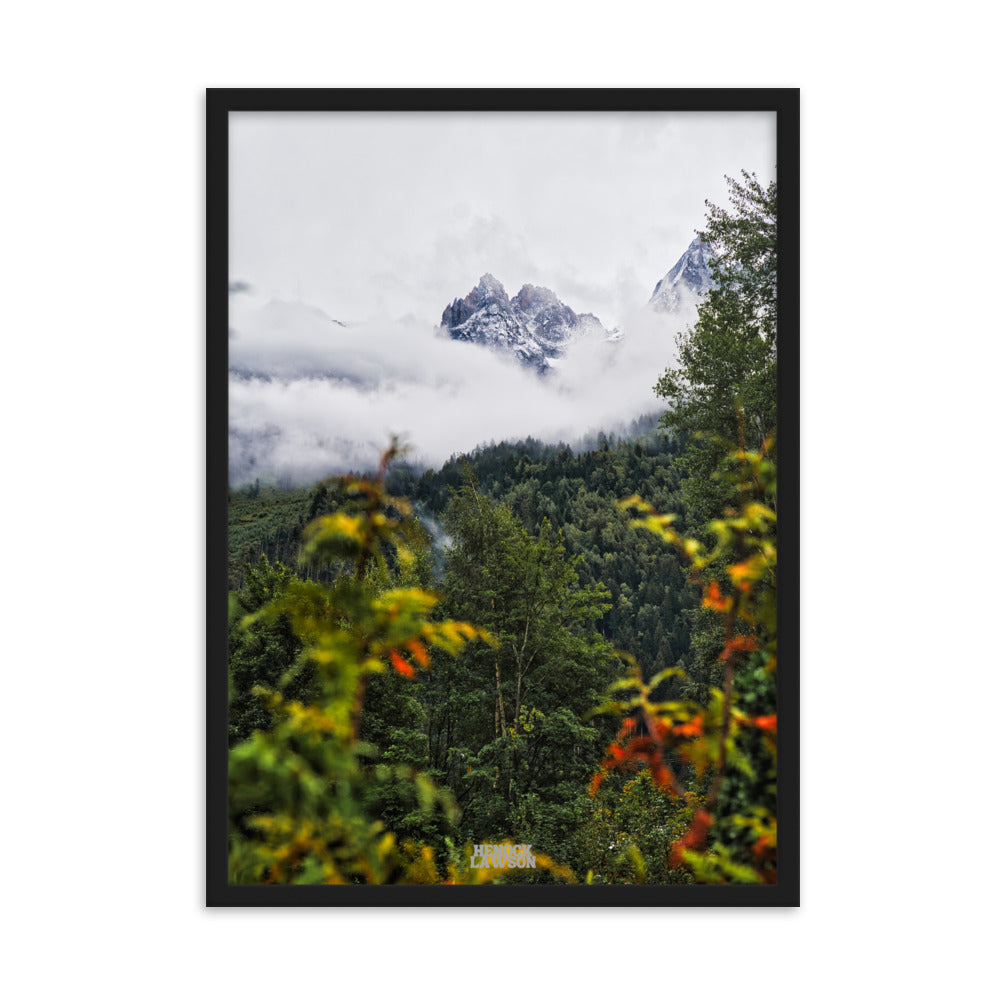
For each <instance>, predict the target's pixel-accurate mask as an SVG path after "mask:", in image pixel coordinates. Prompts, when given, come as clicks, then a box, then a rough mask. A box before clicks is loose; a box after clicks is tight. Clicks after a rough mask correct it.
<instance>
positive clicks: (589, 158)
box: [206, 89, 799, 906]
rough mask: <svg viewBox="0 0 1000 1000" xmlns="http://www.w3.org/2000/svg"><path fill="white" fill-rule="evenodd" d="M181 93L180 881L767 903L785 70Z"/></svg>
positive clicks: (789, 461)
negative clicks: (188, 435) (197, 633)
mask: <svg viewBox="0 0 1000 1000" xmlns="http://www.w3.org/2000/svg"><path fill="white" fill-rule="evenodd" d="M206 125H207V142H206V150H207V199H206V211H207V244H206V246H207V249H206V297H207V327H206V336H207V344H206V352H207V353H206V358H207V368H206V370H207V415H208V420H207V432H208V433H207V445H206V471H207V475H206V484H207V494H208V495H207V507H208V520H207V536H206V537H207V548H208V552H207V563H208V577H207V588H206V593H207V628H208V655H207V661H206V662H207V679H206V680H207V718H206V729H207V750H208V774H207V786H206V792H207V812H206V815H207V901H208V903H209V905H223V906H224V905H253V906H267V905H277V906H282V905H317V906H338V905H351V906H359V905H360V906H366V905H383V904H388V905H391V906H400V905H424V906H428V905H433V906H439V905H445V906H449V905H455V906H503V905H519V906H524V905H529V906H531V905H539V906H552V905H556V906H558V905H573V906H587V905H647V906H657V905H660V906H671V905H696V906H713V905H726V906H740V905H747V906H769V905H770V906H797V905H798V892H799V845H798V834H799V830H798V824H799V813H798V808H799V803H798V725H799V718H798V670H799V665H798V615H799V610H798V524H799V522H798V475H799V468H798V419H799V413H798V405H799V404H798V335H799V334H798V273H799V272H798V253H799V249H798V246H799V244H798V224H799V215H798V212H799V206H798V183H799V177H798V169H799V167H798V128H799V121H798V91H796V90H790V89H788V90H749V89H748V90H712V89H704V90H691V91H685V90H607V91H583V90H577V91H573V90H538V91H532V90H477V91H460V90H364V91H358V90H304V91H303V90H279V89H274V90H209V91H208V114H207V119H206ZM779 360H780V365H779ZM779 437H780V439H781V441H782V447H783V450H784V454H785V459H784V462H783V464H784V469H785V471H784V475H783V477H782V480H781V487H780V489H779V480H778V474H777V457H778V442H779ZM779 500H780V506H781V510H782V517H781V523H782V533H783V547H782V552H783V556H782V577H781V579H782V584H781V587H780V589H779V585H778V556H777V539H778V508H779ZM779 623H780V628H779ZM779 633H780V636H781V648H782V659H781V669H780V671H779V669H778V646H779V642H778V637H779ZM779 720H780V739H779ZM376 887H377V888H376Z"/></svg>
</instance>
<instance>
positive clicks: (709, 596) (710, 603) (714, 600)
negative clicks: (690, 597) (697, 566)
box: [701, 580, 729, 611]
mask: <svg viewBox="0 0 1000 1000" xmlns="http://www.w3.org/2000/svg"><path fill="white" fill-rule="evenodd" d="M701 603H702V605H703V606H704V607H706V608H712V610H713V611H728V610H729V598H728V597H723V596H722V591H721V590H719V584H718V583H717V582H716V581H715V580H713V581H712V582H711V583H710V584H709V585H708V586H707V587H706V588H705V594H704V596H703V597H702V601H701Z"/></svg>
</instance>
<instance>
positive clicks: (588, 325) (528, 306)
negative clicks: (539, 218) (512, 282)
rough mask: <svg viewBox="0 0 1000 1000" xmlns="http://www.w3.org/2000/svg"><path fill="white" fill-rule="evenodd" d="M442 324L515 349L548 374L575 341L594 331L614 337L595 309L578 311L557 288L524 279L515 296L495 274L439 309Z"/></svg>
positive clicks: (472, 338)
mask: <svg viewBox="0 0 1000 1000" xmlns="http://www.w3.org/2000/svg"><path fill="white" fill-rule="evenodd" d="M441 326H442V327H444V328H445V329H447V330H448V333H449V335H450V336H451V338H452V339H453V340H464V341H468V342H470V343H475V344H483V345H484V346H486V347H489V348H491V349H493V350H495V351H500V352H503V353H507V354H512V355H513V356H514V357H516V358H517V359H518V361H520V362H521V363H522V364H523V365H526V366H528V367H531V368H534V369H535V370H536V371H538V372H539V373H540V374H545V373H546V372H548V371H550V370H551V368H552V367H554V365H553V362H555V361H558V359H559V358H561V357H563V355H564V352H565V350H566V348H567V347H568V346H569V344H571V343H572V342H573V341H576V340H578V339H580V338H581V337H584V336H587V335H590V334H599V335H600V336H601V337H602V338H604V339H613V337H614V334H613V333H609V332H608V331H607V330H605V329H604V326H603V325H602V324H601V321H600V320H599V319H598V318H597V317H596V316H595V315H593V313H575V312H574V311H573V310H572V309H570V307H569V306H567V305H565V304H564V303H562V302H560V300H559V299H558V298H557V296H556V294H555V292H553V291H551V290H550V289H548V288H540V287H538V286H537V285H524V286H523V287H522V288H521V290H520V291H519V292H518V293H517V295H515V296H514V298H513V299H510V298H508V297H507V293H506V292H505V291H504V287H503V285H502V284H501V283H500V282H499V281H498V280H497V279H496V278H494V277H493V275H492V274H484V275H483V276H482V277H481V278H480V279H479V284H478V285H476V287H475V288H473V289H472V291H471V292H469V294H468V295H466V296H465V298H463V299H455V301H454V302H452V304H451V305H450V306H446V307H445V310H444V312H443V313H442V314H441Z"/></svg>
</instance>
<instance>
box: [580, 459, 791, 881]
mask: <svg viewBox="0 0 1000 1000" xmlns="http://www.w3.org/2000/svg"><path fill="white" fill-rule="evenodd" d="M770 447H771V444H770V441H765V442H764V447H763V448H762V449H761V450H759V451H738V452H735V453H733V454H731V455H730V456H729V461H728V462H727V466H726V469H725V470H724V472H723V473H721V474H720V475H724V476H725V477H726V479H727V485H728V487H729V488H730V489H731V490H733V491H734V492H735V493H736V494H737V495H739V496H740V497H741V498H742V503H741V505H740V507H739V508H738V509H735V508H731V509H730V510H728V511H727V513H726V516H725V517H722V518H717V519H715V520H713V521H712V522H711V523H710V524H709V529H710V531H711V533H712V535H713V536H714V544H712V545H705V544H703V543H702V542H700V541H698V540H697V539H694V538H689V537H685V536H683V535H681V534H679V533H678V532H677V531H675V530H674V527H673V523H674V521H675V516H674V515H671V514H667V515H661V514H658V513H657V512H656V511H654V510H653V509H652V508H651V507H650V506H649V505H648V504H646V503H645V502H644V501H643V500H642V499H641V498H639V497H637V496H633V497H630V498H629V499H627V500H624V501H622V504H623V506H625V507H626V508H629V509H633V510H636V511H637V512H638V517H637V518H636V519H635V520H634V521H633V524H634V525H635V526H636V527H638V528H642V529H644V530H646V531H649V532H652V533H653V534H654V535H656V536H658V537H659V538H661V539H662V540H663V541H664V542H666V543H668V544H670V545H672V546H674V547H675V548H677V549H678V550H679V551H680V552H682V553H684V555H685V557H686V558H687V559H688V560H689V561H690V563H691V568H692V569H691V575H692V579H693V580H694V581H695V582H696V583H697V584H698V586H699V587H700V588H701V592H702V607H703V608H704V609H705V610H706V611H707V612H709V613H711V614H713V615H714V616H716V617H717V619H718V621H719V625H720V631H721V642H720V646H719V649H718V656H717V659H718V663H719V664H720V667H721V670H722V675H723V680H722V686H721V688H718V687H710V688H709V689H708V691H707V696H706V697H705V698H704V699H699V700H694V699H685V698H681V699H675V698H663V697H662V696H660V695H659V694H658V689H661V690H662V688H661V685H664V684H665V682H669V681H671V680H674V679H680V680H684V679H685V676H684V672H683V671H682V670H680V669H679V668H671V669H667V670H663V671H661V672H660V673H658V674H656V675H655V676H653V677H652V678H650V680H648V681H644V680H643V678H642V675H641V673H640V672H639V670H638V669H636V671H635V673H634V674H633V676H632V677H630V678H627V679H624V680H622V681H618V682H616V683H615V684H613V685H612V686H611V688H610V690H609V692H608V699H607V700H606V701H605V703H604V704H603V705H602V706H601V707H600V708H599V709H598V711H600V712H607V713H614V714H618V715H619V716H622V717H623V722H622V725H621V728H620V729H619V731H618V734H617V736H616V738H615V740H614V741H613V742H612V743H611V744H610V745H609V747H608V750H607V756H606V757H605V759H604V761H603V763H602V766H601V769H600V770H599V771H598V772H597V773H596V774H595V775H594V778H593V781H592V783H591V792H592V794H596V793H597V792H598V790H599V789H600V787H601V785H602V784H603V783H604V781H605V779H606V777H607V776H608V774H609V773H611V772H614V771H626V772H627V771H629V770H634V769H636V768H637V767H640V766H641V767H642V768H643V769H644V770H643V773H644V775H645V776H647V778H648V781H649V782H651V783H652V785H653V786H655V788H656V789H657V790H658V792H659V794H660V795H661V796H662V797H664V798H665V799H667V800H668V801H671V802H674V803H676V808H675V809H674V810H673V811H672V812H671V815H672V816H673V817H674V818H675V819H676V818H677V817H678V816H684V817H685V819H686V824H685V827H684V829H683V831H682V832H681V833H680V834H679V835H678V836H676V837H675V839H673V840H672V843H671V844H670V847H669V864H670V866H671V867H672V868H675V869H676V868H686V869H688V870H689V871H690V872H691V873H692V875H693V876H694V879H695V880H696V881H699V882H751V883H754V882H757V883H760V882H764V883H773V882H775V881H776V879H777V820H776V815H775V813H776V808H777V710H776V697H777V690H776V676H777V663H778V657H777V585H778V576H777V515H776V514H775V511H774V506H775V500H776V496H777V468H776V465H775V464H774V462H772V461H771V459H770V458H769V455H768V452H769V450H770ZM680 767H684V768H685V770H686V772H687V773H688V774H690V775H691V780H690V781H689V782H688V783H687V784H685V783H684V782H683V781H682V780H681V779H680ZM658 860H660V859H659V858H658V857H656V852H655V851H654V854H653V858H652V862H653V863H655V862H656V861H658ZM650 863H651V862H650V861H649V860H647V859H646V858H645V857H644V856H642V855H641V854H637V855H636V856H635V857H634V859H633V865H634V866H636V867H638V868H641V869H645V868H647V867H648V866H649V864H650Z"/></svg>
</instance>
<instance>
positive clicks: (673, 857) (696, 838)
mask: <svg viewBox="0 0 1000 1000" xmlns="http://www.w3.org/2000/svg"><path fill="white" fill-rule="evenodd" d="M711 825H712V817H711V815H710V814H709V813H707V812H705V810H704V809H699V810H698V811H697V812H696V813H695V814H694V819H692V820H691V825H690V826H689V827H688V828H687V830H686V831H685V833H684V836H683V837H681V838H680V839H679V840H675V841H674V844H673V846H672V847H671V848H670V863H671V864H672V865H673V866H674V867H675V868H679V867H680V866H681V865H682V864H684V852H685V851H700V850H701V849H702V848H703V847H704V846H705V838H706V837H707V836H708V828H709V827H710V826H711Z"/></svg>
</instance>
